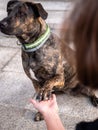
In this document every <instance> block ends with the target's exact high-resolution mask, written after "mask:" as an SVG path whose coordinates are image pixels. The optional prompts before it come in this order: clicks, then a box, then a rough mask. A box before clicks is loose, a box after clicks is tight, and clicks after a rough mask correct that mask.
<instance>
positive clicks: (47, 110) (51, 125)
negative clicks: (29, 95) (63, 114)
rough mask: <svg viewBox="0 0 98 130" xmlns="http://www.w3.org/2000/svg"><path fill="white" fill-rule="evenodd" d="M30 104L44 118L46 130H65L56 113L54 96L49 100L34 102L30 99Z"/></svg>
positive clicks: (56, 107)
mask: <svg viewBox="0 0 98 130" xmlns="http://www.w3.org/2000/svg"><path fill="white" fill-rule="evenodd" d="M31 103H32V104H33V105H34V107H35V108H36V109H37V110H38V111H39V112H41V113H42V115H43V116H44V120H45V122H46V126H47V130H65V129H64V126H63V124H62V122H61V120H60V117H59V115H58V112H57V110H58V105H57V102H56V97H55V95H54V94H53V96H52V98H51V99H50V100H47V101H41V102H36V101H35V100H33V99H32V100H31Z"/></svg>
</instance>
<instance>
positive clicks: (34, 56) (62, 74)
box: [0, 0, 98, 121]
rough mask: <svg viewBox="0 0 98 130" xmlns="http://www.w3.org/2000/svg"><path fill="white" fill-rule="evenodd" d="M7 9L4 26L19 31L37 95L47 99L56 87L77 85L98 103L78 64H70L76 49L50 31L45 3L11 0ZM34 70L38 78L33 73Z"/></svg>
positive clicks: (1, 23) (9, 31)
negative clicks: (80, 79)
mask: <svg viewBox="0 0 98 130" xmlns="http://www.w3.org/2000/svg"><path fill="white" fill-rule="evenodd" d="M7 12H8V16H7V17H6V18H4V19H3V20H2V21H0V30H1V32H3V33H5V34H7V35H15V36H16V37H17V38H18V39H19V41H20V43H21V44H22V63H23V68H24V71H25V73H26V74H27V76H28V77H29V78H30V79H31V80H32V82H33V85H34V88H35V90H36V93H37V96H36V98H37V99H38V100H39V101H41V100H47V99H49V98H50V97H51V93H52V91H53V90H54V91H63V92H65V91H66V90H67V89H70V88H74V89H73V90H75V91H76V90H77V92H79V91H81V93H83V94H84V93H85V94H86V95H88V96H89V97H90V98H91V99H92V100H93V103H94V105H97V102H98V101H97V98H96V97H95V95H94V93H93V91H90V89H89V88H87V87H84V86H83V85H79V82H78V80H77V77H76V69H75V64H73V65H70V63H71V62H70V61H72V60H73V58H74V52H73V51H72V50H71V49H70V48H69V47H68V46H67V45H65V48H63V47H62V45H63V44H62V42H61V41H60V40H59V39H58V38H57V37H56V35H54V34H53V33H51V32H50V28H49V26H48V25H47V24H46V22H45V19H46V18H47V16H48V14H47V12H46V11H45V10H44V8H43V7H42V5H41V4H40V3H31V2H22V1H17V0H11V1H9V2H8V5H7ZM63 49H64V50H63ZM61 50H63V52H64V53H65V54H64V53H62V52H61ZM68 61H69V62H68ZM32 71H33V72H34V74H35V77H36V78H34V76H32V74H31V73H32ZM41 119H42V116H41V114H40V113H37V114H36V116H35V120H36V121H39V120H41Z"/></svg>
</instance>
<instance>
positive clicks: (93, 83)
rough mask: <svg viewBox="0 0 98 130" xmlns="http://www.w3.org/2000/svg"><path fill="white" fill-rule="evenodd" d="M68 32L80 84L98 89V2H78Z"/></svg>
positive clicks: (87, 0)
mask: <svg viewBox="0 0 98 130" xmlns="http://www.w3.org/2000/svg"><path fill="white" fill-rule="evenodd" d="M63 26H65V25H63ZM67 30H68V32H69V40H70V38H72V40H73V43H74V45H75V49H76V66H77V73H78V78H79V80H80V82H81V83H82V84H84V85H86V86H90V87H93V88H98V0H78V2H77V4H76V6H75V8H74V10H73V11H72V13H71V15H70V18H69V23H68V27H67ZM65 31H66V27H65ZM65 39H66V33H65Z"/></svg>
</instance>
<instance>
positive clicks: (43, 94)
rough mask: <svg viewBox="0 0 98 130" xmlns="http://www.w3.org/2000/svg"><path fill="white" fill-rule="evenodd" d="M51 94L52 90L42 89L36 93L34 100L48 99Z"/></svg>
mask: <svg viewBox="0 0 98 130" xmlns="http://www.w3.org/2000/svg"><path fill="white" fill-rule="evenodd" d="M51 95H52V91H51V90H45V89H42V90H40V92H39V93H38V95H37V97H36V100H38V101H42V100H48V99H50V97H51Z"/></svg>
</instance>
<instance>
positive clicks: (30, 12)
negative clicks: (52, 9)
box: [0, 0, 48, 36]
mask: <svg viewBox="0 0 98 130" xmlns="http://www.w3.org/2000/svg"><path fill="white" fill-rule="evenodd" d="M7 12H8V16H7V17H6V18H4V19H3V20H2V21H0V30H1V32H3V33H5V34H7V35H16V36H19V35H21V34H24V33H31V32H32V31H34V30H35V29H36V28H37V26H38V24H36V23H37V22H38V19H39V17H40V18H42V19H43V20H45V19H46V18H47V15H48V14H47V12H46V11H45V10H44V8H43V7H42V5H41V4H40V3H31V2H22V1H18V0H11V1H9V2H8V4H7ZM39 26H40V25H39Z"/></svg>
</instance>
